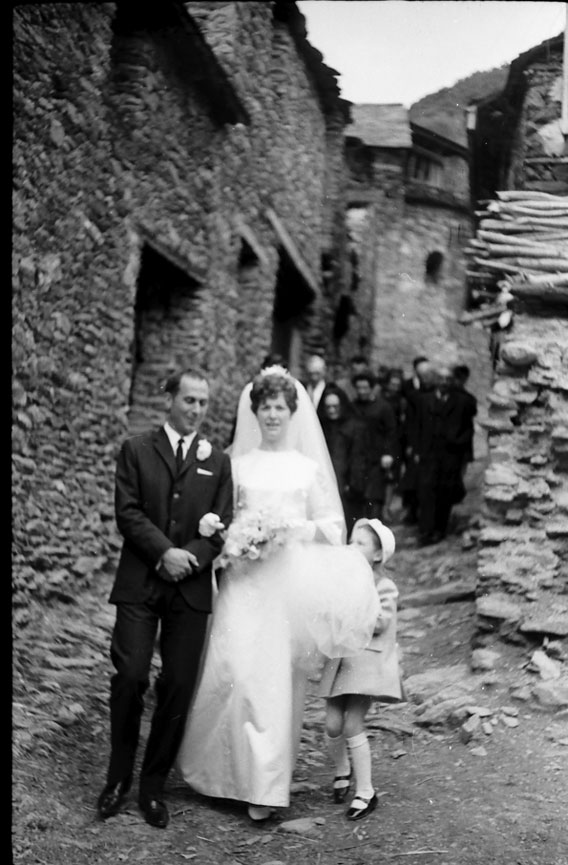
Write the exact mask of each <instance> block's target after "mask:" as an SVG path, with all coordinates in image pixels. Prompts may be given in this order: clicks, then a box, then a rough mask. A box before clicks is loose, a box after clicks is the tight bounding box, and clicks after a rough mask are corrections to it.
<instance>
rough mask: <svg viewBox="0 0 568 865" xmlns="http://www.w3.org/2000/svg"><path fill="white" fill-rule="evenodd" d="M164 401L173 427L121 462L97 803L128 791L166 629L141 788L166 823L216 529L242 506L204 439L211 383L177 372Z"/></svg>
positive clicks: (136, 445) (152, 814) (130, 442)
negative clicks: (106, 740) (118, 547)
mask: <svg viewBox="0 0 568 865" xmlns="http://www.w3.org/2000/svg"><path fill="white" fill-rule="evenodd" d="M165 398H166V410H167V420H166V422H165V424H164V426H163V427H161V428H160V429H157V430H155V431H153V432H149V433H147V434H144V435H138V436H134V437H132V438H129V439H127V440H126V441H125V442H124V443H123V445H122V448H121V451H120V454H119V456H118V461H117V469H116V485H115V509H116V520H117V524H118V528H119V530H120V532H121V534H122V536H123V539H124V542H123V547H122V552H121V555H120V561H119V564H118V569H117V572H116V577H115V582H114V586H113V588H112V592H111V595H110V602H111V603H112V604H116V622H115V626H114V631H113V635H112V643H111V658H112V662H113V665H114V667H115V673H114V675H113V676H112V680H111V695H110V723H111V753H110V761H109V767H108V773H107V782H106V785H105V787H104V789H103V791H102V793H101V795H100V796H99V800H98V812H99V815H100V817H101V818H102V819H107V818H108V817H112V816H113V815H114V814H116V813H117V812H118V810H119V808H120V805H121V803H122V801H123V799H124V797H125V795H126V794H127V792H128V790H129V788H130V785H131V782H132V772H133V767H134V760H135V755H136V749H137V745H138V738H139V731H140V722H141V716H142V710H143V706H144V702H143V697H144V693H145V691H146V689H147V687H148V684H149V673H150V665H151V661H152V654H153V649H154V643H155V639H156V634H157V632H158V627H159V628H160V654H161V660H162V669H161V673H160V676H159V678H158V681H157V683H156V708H155V711H154V714H153V717H152V725H151V730H150V734H149V737H148V741H147V743H146V750H145V753H144V758H143V761H142V768H141V771H140V784H139V796H138V803H139V805H140V808H141V810H142V812H143V814H144V817H145V819H146V821H147V822H148V823H150V824H151V825H152V826H157V827H159V828H164V827H165V826H166V825H167V823H168V811H167V807H166V805H165V803H164V802H163V800H162V798H163V787H164V784H165V781H166V778H167V775H168V773H169V771H170V769H171V767H172V765H173V763H174V760H175V757H176V754H177V751H178V748H179V744H180V741H181V738H182V735H183V731H184V726H185V720H186V715H187V711H188V707H189V704H190V701H191V697H192V695H193V690H194V687H195V684H196V681H197V673H198V669H199V663H200V657H201V654H202V649H203V644H204V640H205V633H206V629H207V622H208V614H209V613H210V611H211V597H212V563H213V560H214V559H215V557H216V556H217V555H218V553H219V552H220V550H221V546H222V538H221V536H220V534H219V531H220V529H221V528H223V526H227V525H228V524H229V523H230V521H231V519H232V506H233V502H232V499H233V487H232V479H231V465H230V460H229V457H228V456H227V455H226V454H224V453H223V452H222V451H220V450H218V449H217V448H214V447H212V446H211V444H210V443H209V442H208V441H207V440H206V439H203V438H200V437H199V435H198V429H199V426H200V424H201V422H202V420H203V417H204V415H205V412H206V410H207V404H208V400H209V385H208V383H207V381H206V379H205V378H204V376H203V375H202V374H201V373H199V372H197V371H195V370H186V371H184V372H180V373H178V374H176V375H173V376H172V377H171V378H169V379H168V381H167V383H166V385H165ZM206 515H207V516H206Z"/></svg>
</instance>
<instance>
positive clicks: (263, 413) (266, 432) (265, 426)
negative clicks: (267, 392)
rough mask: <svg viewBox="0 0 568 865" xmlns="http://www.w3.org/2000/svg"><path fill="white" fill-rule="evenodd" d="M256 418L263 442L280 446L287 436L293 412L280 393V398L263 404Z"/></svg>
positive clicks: (272, 398) (265, 401) (266, 400)
mask: <svg viewBox="0 0 568 865" xmlns="http://www.w3.org/2000/svg"><path fill="white" fill-rule="evenodd" d="M256 417H257V420H258V425H259V427H260V433H261V435H262V440H263V442H265V444H278V442H281V441H283V439H284V437H285V436H286V432H287V431H288V426H289V424H290V418H291V417H292V412H291V411H290V409H289V407H288V403H287V402H286V399H285V398H284V394H282V393H280V394H278V396H274V397H268V398H267V399H265V400H264V401H263V402H261V404H260V405H259V407H258V409H257V412H256Z"/></svg>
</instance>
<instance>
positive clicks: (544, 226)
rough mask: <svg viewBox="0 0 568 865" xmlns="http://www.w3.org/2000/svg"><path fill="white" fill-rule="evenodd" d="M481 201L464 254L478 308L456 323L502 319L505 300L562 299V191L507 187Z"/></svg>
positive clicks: (566, 215)
mask: <svg viewBox="0 0 568 865" xmlns="http://www.w3.org/2000/svg"><path fill="white" fill-rule="evenodd" d="M496 196H497V197H496V199H494V200H491V201H486V202H482V204H483V205H484V207H485V209H484V210H480V211H476V214H475V215H476V216H477V217H478V220H479V223H478V228H477V232H476V235H475V237H474V238H473V239H472V240H470V242H469V244H468V247H467V248H466V250H465V253H466V255H467V257H468V259H469V264H468V269H467V271H466V274H467V279H468V285H469V289H470V295H471V296H472V297H473V298H475V299H476V300H477V301H478V304H479V308H478V309H477V310H475V311H473V312H468V313H464V316H462V319H461V321H462V323H463V324H468V323H470V322H471V321H481V322H483V323H484V324H487V325H492V324H494V323H495V322H497V321H499V319H500V317H501V319H502V320H503V321H506V320H507V316H506V315H505V312H509V309H508V308H509V305H510V302H511V300H513V299H514V298H515V297H517V298H533V299H534V298H536V299H541V300H546V301H554V302H562V303H564V302H566V303H568V196H561V195H552V194H549V193H546V192H537V191H530V190H527V191H522V190H508V191H503V192H497V193H496Z"/></svg>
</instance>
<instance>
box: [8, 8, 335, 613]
mask: <svg viewBox="0 0 568 865" xmlns="http://www.w3.org/2000/svg"><path fill="white" fill-rule="evenodd" d="M167 5H168V4H167V3H166V2H164V8H165V7H166V6H167ZM191 5H192V4H188V8H190V7H191ZM223 5H224V6H225V7H226V9H225V11H226V13H227V14H226V16H225V19H224V21H225V23H224V25H223V26H224V27H226V30H225V31H223V27H221V25H220V22H218V23H219V26H218V27H217V28H216V34H217V36H216V38H217V40H218V45H217V49H218V50H219V52H220V56H221V57H222V61H223V63H224V64H225V65H224V66H223V67H219V70H220V71H219V72H218V73H217V72H216V71H215V62H216V61H215V59H214V55H213V54H212V55H211V57H209V55H207V54H206V53H205V51H206V48H207V45H206V43H203V44H201V42H199V39H197V36H196V34H195V32H194V30H193V29H192V28H195V24H192V23H191V19H190V21H189V22H188V27H182V28H181V30H180V29H179V28H177V27H176V25H175V23H174V24H171V22H170V25H169V29H168V28H161V29H160V31H159V32H148V31H146V30H144V29H143V28H142V29H141V28H131V29H130V30H129V28H128V26H124V22H122V25H121V26H117V25H116V18H115V15H116V5H115V4H113V3H103V4H63V5H61V4H49V5H39V4H38V5H37V6H20V7H18V8H16V10H15V12H14V116H15V124H14V150H13V155H14V159H13V162H14V184H15V192H14V199H13V201H14V205H13V217H14V218H13V341H12V349H13V395H14V427H13V429H14V440H13V465H14V475H13V571H14V600H15V609H16V617H17V619H18V620H19V621H21V620H24V619H25V615H26V612H25V607H26V604H27V603H28V602H29V599H30V598H32V597H40V598H45V597H50V596H52V595H57V596H59V597H63V598H64V597H70V596H72V595H73V594H74V593H75V592H76V591H77V586H76V584H77V583H79V584H80V582H81V580H87V579H89V578H90V577H91V576H92V575H93V574H94V573H95V572H96V571H97V570H100V568H101V567H108V568H111V567H112V566H113V565H114V561H115V558H116V553H117V549H118V546H119V543H120V542H119V539H118V537H117V536H116V531H115V527H114V513H113V479H114V465H115V457H116V454H117V450H118V447H119V445H120V442H121V441H122V439H123V438H124V436H125V435H126V434H127V433H129V432H132V431H135V430H137V429H139V428H141V427H142V426H147V425H148V424H151V423H154V422H159V421H160V420H161V418H162V395H161V392H160V388H161V385H162V383H163V381H164V379H165V377H166V375H167V374H168V372H169V371H170V370H171V369H173V368H174V367H175V366H176V365H178V364H180V363H181V364H183V365H188V364H197V365H199V366H201V367H202V368H203V369H204V370H205V371H206V373H207V374H208V376H209V378H210V381H211V384H212V404H211V409H210V418H211V420H210V421H209V422H208V423H207V425H206V428H205V433H206V434H208V435H209V436H210V437H211V438H212V439H213V440H214V441H215V442H217V443H218V444H220V445H224V444H226V443H227V439H228V435H229V431H230V428H231V423H232V419H233V413H234V409H235V405H236V399H237V396H238V393H239V390H240V388H241V387H242V385H243V384H244V382H245V381H246V380H247V379H248V378H249V377H250V375H251V374H252V373H253V371H255V370H256V369H257V367H258V365H259V363H260V361H261V359H262V357H263V356H264V354H265V353H266V352H267V351H268V350H269V349H270V347H271V338H272V337H271V334H272V330H273V311H274V303H275V295H276V291H277V289H278V287H279V286H280V289H279V290H280V291H281V293H283V294H284V295H286V292H287V291H290V292H292V293H294V291H299V289H298V288H297V286H301V287H302V292H303V293H302V292H301V293H300V294H301V299H302V298H303V300H302V303H303V304H304V306H305V307H306V311H305V314H304V315H303V317H302V316H300V317H299V321H298V323H297V325H296V326H297V328H298V334H299V336H298V339H299V340H300V342H299V350H300V352H301V345H302V343H301V340H302V339H303V340H304V342H305V344H306V345H309V344H310V340H312V341H313V339H314V338H317V340H318V341H321V340H327V341H329V340H330V338H331V335H330V333H329V330H328V328H329V326H330V322H331V320H332V319H333V311H334V308H335V305H336V303H337V297H336V296H335V294H334V286H333V285H331V286H328V288H327V294H326V295H325V297H324V296H323V295H322V293H321V275H320V266H321V256H322V252H323V251H324V250H327V249H328V248H329V245H330V243H333V231H334V229H333V226H336V225H337V224H338V218H337V216H336V215H334V213H333V212H332V211H333V208H335V207H336V206H337V202H338V200H339V198H340V194H341V193H340V191H339V190H340V187H339V186H338V187H337V190H336V191H335V192H334V194H333V195H332V197H331V203H330V200H328V199H327V198H326V194H327V193H328V192H329V190H330V188H332V185H331V186H330V177H329V173H328V171H327V167H326V166H327V160H328V158H329V159H334V160H336V159H337V150H339V152H340V151H341V146H342V141H341V136H339V134H338V124H339V126H340V125H341V117H342V116H343V115H342V111H341V106H340V105H339V100H337V101H338V106H337V112H335V114H334V113H333V111H330V109H329V106H328V107H327V108H326V111H325V112H324V110H323V108H322V101H321V93H320V92H319V91H318V86H317V82H315V81H314V76H313V70H312V71H310V70H309V69H308V68H307V66H306V63H305V61H304V59H303V58H302V57H301V56H300V55H299V53H298V47H297V43H296V41H295V40H294V39H293V38H292V34H291V31H290V29H289V28H288V26H287V25H286V23H285V22H282V21H277V20H275V19H274V17H273V5H274V4H272V3H238V4H223ZM135 7H136V4H132V8H133V9H135ZM229 7H230V8H229ZM158 8H159V7H156V9H158ZM156 14H157V13H156ZM192 33H193V36H192ZM223 34H224V35H223ZM192 39H193V40H194V41H193V42H192V41H191V40H192ZM188 40H189V41H188ZM174 45H178V46H181V47H180V50H179V51H176V50H174ZM198 50H199V51H200V52H201V55H202V56H204V57H205V58H206V60H207V64H208V69H210V70H211V69H212V70H213V72H214V76H213V78H214V80H211V77H209V79H208V80H203V77H202V76H201V77H199V76H198V77H196V76H195V74H194V72H193V71H192V69H191V68H189V67H188V63H190V61H191V58H192V57H195V56H196V53H195V52H196V51H198ZM207 50H210V49H207ZM201 55H200V56H201ZM229 61H230V62H229ZM321 75H322V77H323V78H324V79H326V80H327V81H328V83H329V87H330V88H331V90H333V86H332V85H334V78H333V75H332V74H331V72H330V71H329V70H327V68H326V67H323V65H322V71H321ZM223 88H224V89H223ZM231 88H233V89H231ZM219 93H221V96H222V95H223V93H226V95H227V99H226V100H224V99H222V98H219ZM229 97H230V98H229ZM329 98H331V97H329V96H328V101H329ZM332 101H333V99H332ZM229 104H230V105H233V106H236V108H234V110H233V115H234V113H235V112H236V113H237V114H239V115H240V114H242V116H243V121H242V122H236V120H235V117H234V116H233V117H232V119H230V118H229V119H227V117H226V116H225V115H226V112H227V111H228V108H227V106H228V105H229ZM328 120H329V122H328ZM342 213H343V207H341V214H342ZM270 214H272V218H269V215H270ZM340 221H341V220H340ZM283 267H284V269H285V271H286V274H285V276H286V278H285V279H283V277H282V268H283ZM298 267H299V268H300V270H298ZM306 280H307V281H309V283H310V285H311V289H310V291H311V295H310V293H309V291H308V288H307V287H306ZM308 296H310V297H312V298H315V302H313V303H312V304H307V300H306V298H307V297H308ZM306 304H307V306H306ZM314 310H315V312H314ZM322 320H323V322H324V323H323V324H322V323H321V322H322ZM326 328H327V330H326ZM313 333H316V334H317V337H313V335H312V334H313ZM299 357H301V354H300V355H299Z"/></svg>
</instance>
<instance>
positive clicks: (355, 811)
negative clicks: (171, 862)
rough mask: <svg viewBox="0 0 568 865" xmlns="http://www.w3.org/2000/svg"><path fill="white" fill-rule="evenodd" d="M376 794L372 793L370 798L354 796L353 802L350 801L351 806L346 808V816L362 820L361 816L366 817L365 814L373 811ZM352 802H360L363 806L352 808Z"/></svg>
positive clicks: (376, 800)
mask: <svg viewBox="0 0 568 865" xmlns="http://www.w3.org/2000/svg"><path fill="white" fill-rule="evenodd" d="M378 801H379V800H378V799H377V794H376V793H373V795H372V796H371V798H370V799H365V797H364V796H355V798H354V799H353V802H351V807H350V808H349V809H348V810H347V814H346V817H347V819H348V820H362V819H363V817H366V816H367V814H370V813H371V811H374V810H375V808H376V807H377V802H378ZM354 802H362V803H363V806H364V807H363V808H354V807H353V803H354Z"/></svg>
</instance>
